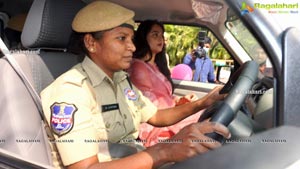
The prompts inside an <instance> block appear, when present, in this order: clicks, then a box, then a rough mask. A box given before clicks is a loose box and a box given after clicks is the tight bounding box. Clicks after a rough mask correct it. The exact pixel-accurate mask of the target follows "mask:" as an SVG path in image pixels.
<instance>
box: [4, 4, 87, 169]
mask: <svg viewBox="0 0 300 169" xmlns="http://www.w3.org/2000/svg"><path fill="white" fill-rule="evenodd" d="M84 5H85V3H83V2H82V1H80V0H72V1H70V0H35V1H34V2H33V4H32V6H31V9H30V11H29V13H28V16H27V18H26V21H25V25H24V28H23V32H22V35H21V41H22V44H23V46H24V47H26V48H28V50H26V51H22V52H19V53H14V54H12V56H13V57H14V58H15V59H16V61H17V62H18V64H19V65H20V67H21V69H22V70H23V72H24V73H25V75H26V76H27V78H28V79H29V81H30V82H31V84H32V85H33V87H34V88H35V90H36V92H38V93H40V92H41V90H42V89H43V88H44V87H46V86H47V85H48V84H50V83H51V82H52V81H53V79H54V78H56V77H57V76H59V75H60V74H62V73H63V72H65V71H66V70H68V69H69V68H71V67H72V66H73V65H75V64H76V63H78V58H77V56H76V55H74V54H71V53H69V52H67V51H66V48H67V45H68V41H69V36H70V35H71V33H72V29H71V22H72V20H73V17H74V16H75V14H76V13H77V11H78V10H79V9H81V8H82V7H83V6H84ZM0 78H1V80H0V88H1V90H2V92H1V95H0V127H1V132H0V138H1V139H3V140H4V142H1V144H0V150H4V151H8V152H10V153H12V154H14V155H15V157H18V158H21V159H23V160H26V161H30V162H32V163H37V164H39V165H46V166H52V160H51V155H50V149H49V144H48V140H47V137H46V136H45V129H44V127H43V126H42V123H41V117H40V115H39V112H38V108H37V106H36V104H35V102H34V101H33V99H32V97H31V95H30V93H29V92H28V91H27V89H26V86H25V85H24V82H23V81H22V79H21V78H20V77H19V76H18V74H17V73H16V72H15V71H14V69H13V68H12V67H11V65H10V64H9V62H8V61H7V59H6V58H5V57H3V58H1V59H0ZM1 152H2V151H1ZM45 168H48V167H45Z"/></svg>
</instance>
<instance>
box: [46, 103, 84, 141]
mask: <svg viewBox="0 0 300 169" xmlns="http://www.w3.org/2000/svg"><path fill="white" fill-rule="evenodd" d="M50 110H51V117H50V126H51V130H52V131H53V132H54V134H56V135H57V136H59V137H60V136H63V135H65V134H67V133H69V132H70V131H71V130H72V128H73V126H74V114H75V112H76V111H77V110H78V109H77V107H76V106H75V105H74V104H69V103H63V102H62V103H57V102H55V103H53V104H52V105H51V107H50Z"/></svg>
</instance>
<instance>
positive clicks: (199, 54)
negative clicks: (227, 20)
mask: <svg viewBox="0 0 300 169" xmlns="http://www.w3.org/2000/svg"><path fill="white" fill-rule="evenodd" d="M164 27H165V43H166V51H167V55H168V58H169V66H170V69H171V73H173V72H172V70H173V68H176V70H175V69H174V71H175V72H174V73H173V74H172V78H173V79H178V80H191V81H198V82H209V83H215V82H217V72H218V68H219V67H227V68H225V69H223V70H224V71H228V70H229V74H230V67H231V66H233V60H232V59H231V56H230V55H229V54H228V52H227V51H226V49H225V48H224V47H223V46H222V44H221V43H220V42H219V41H218V39H217V38H216V37H215V36H214V35H213V34H212V32H210V31H209V30H208V29H206V28H204V27H195V26H182V25H170V24H165V25H164ZM182 64H185V65H188V66H189V67H190V68H191V69H192V75H189V78H183V77H184V75H182V74H184V73H186V72H189V71H186V69H187V68H186V66H182ZM178 66H181V69H182V71H181V72H179V73H178V71H177V67H178ZM178 69H179V68H178ZM228 77H229V76H228ZM219 78H220V77H219ZM219 78H218V80H219ZM222 81H224V82H226V81H227V80H226V79H225V80H224V79H222Z"/></svg>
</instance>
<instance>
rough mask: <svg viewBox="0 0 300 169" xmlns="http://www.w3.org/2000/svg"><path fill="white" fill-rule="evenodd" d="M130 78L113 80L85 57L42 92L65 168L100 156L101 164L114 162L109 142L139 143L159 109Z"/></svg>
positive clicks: (120, 76)
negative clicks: (142, 129)
mask: <svg viewBox="0 0 300 169" xmlns="http://www.w3.org/2000/svg"><path fill="white" fill-rule="evenodd" d="M126 77H127V74H126V73H125V72H123V71H120V72H116V73H115V74H114V77H113V79H110V78H109V77H108V76H107V75H106V74H105V73H104V72H103V71H102V70H101V69H100V68H99V67H98V66H97V65H96V64H95V63H94V62H93V61H92V60H91V59H89V58H88V57H85V59H84V61H83V62H82V63H80V64H78V65H76V66H74V67H73V68H72V69H71V70H69V71H68V72H66V73H64V74H63V75H61V76H60V77H59V78H57V79H56V80H55V81H54V82H53V83H52V84H51V85H49V86H48V87H47V88H46V89H44V90H43V91H42V93H41V98H42V104H43V110H44V113H45V115H46V117H47V121H48V122H49V124H50V127H51V130H52V131H53V133H54V134H55V138H56V145H57V149H58V151H59V154H60V156H61V158H62V161H63V164H64V165H70V164H73V163H75V162H78V161H80V160H83V159H86V158H89V157H91V156H93V155H96V154H97V155H98V160H99V161H109V160H111V157H110V155H109V150H108V141H109V142H113V143H119V142H122V140H130V139H131V140H132V139H136V138H137V136H138V129H139V125H140V123H142V122H147V121H148V120H149V119H150V118H151V117H152V116H153V115H154V114H155V113H156V111H157V108H156V106H155V105H153V104H152V103H151V102H150V101H149V100H148V99H147V98H145V97H144V96H143V95H142V94H141V92H140V91H139V90H138V89H137V88H135V87H134V86H132V85H131V84H130V83H129V81H128V80H127V79H126ZM66 140H67V141H70V140H71V142H69V143H65V141H66Z"/></svg>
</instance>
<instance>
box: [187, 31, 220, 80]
mask: <svg viewBox="0 0 300 169" xmlns="http://www.w3.org/2000/svg"><path fill="white" fill-rule="evenodd" d="M198 41H199V42H198V47H197V49H194V50H193V51H192V52H191V53H188V54H186V56H185V57H184V58H183V63H184V64H187V65H189V66H190V67H191V68H192V69H193V70H194V75H193V81H197V82H204V83H207V82H209V83H214V82H215V74H214V65H213V63H212V61H211V59H210V58H209V56H208V52H209V49H210V44H211V39H210V38H209V37H208V36H206V37H205V38H204V41H201V40H199V38H198ZM201 51H203V52H201Z"/></svg>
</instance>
